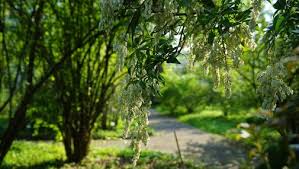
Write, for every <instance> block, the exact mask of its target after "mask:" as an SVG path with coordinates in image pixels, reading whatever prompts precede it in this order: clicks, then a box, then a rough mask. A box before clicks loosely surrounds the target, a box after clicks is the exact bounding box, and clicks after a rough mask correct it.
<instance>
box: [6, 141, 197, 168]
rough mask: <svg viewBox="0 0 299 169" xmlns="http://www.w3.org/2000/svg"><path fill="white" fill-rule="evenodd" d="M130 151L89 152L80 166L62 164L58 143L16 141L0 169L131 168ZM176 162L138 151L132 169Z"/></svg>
mask: <svg viewBox="0 0 299 169" xmlns="http://www.w3.org/2000/svg"><path fill="white" fill-rule="evenodd" d="M132 157H133V152H132V150H130V149H123V150H119V149H111V148H110V149H108V148H104V149H99V148H94V147H92V148H91V151H90V153H89V156H88V157H87V158H86V160H84V161H83V162H82V163H81V164H80V165H75V164H66V163H65V162H64V161H65V159H66V157H65V155H64V149H63V146H62V144H61V143H55V142H45V141H43V142H29V141H16V142H15V143H14V144H13V146H12V148H11V150H10V151H9V153H8V154H7V156H6V158H5V160H4V165H3V166H2V167H1V168H3V169H11V168H13V169H29V168H30V169H55V168H59V169H72V168H76V169H104V168H107V169H108V168H109V169H119V168H124V169H125V168H133V167H132V165H131V159H132ZM180 165H181V163H180V160H179V159H178V158H176V157H174V156H172V155H169V154H163V153H160V152H154V151H142V153H141V156H140V160H139V161H138V165H137V167H136V168H140V169H146V168H157V169H177V168H180ZM185 165H186V166H185V167H186V168H188V169H189V168H190V169H195V168H196V169H198V168H200V167H199V166H196V165H194V164H192V163H191V162H188V161H187V162H186V161H185Z"/></svg>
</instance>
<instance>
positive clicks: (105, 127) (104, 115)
mask: <svg viewBox="0 0 299 169" xmlns="http://www.w3.org/2000/svg"><path fill="white" fill-rule="evenodd" d="M101 126H102V129H103V130H106V129H107V111H104V112H103V116H102V119H101Z"/></svg>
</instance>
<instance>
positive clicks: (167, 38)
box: [0, 0, 298, 164]
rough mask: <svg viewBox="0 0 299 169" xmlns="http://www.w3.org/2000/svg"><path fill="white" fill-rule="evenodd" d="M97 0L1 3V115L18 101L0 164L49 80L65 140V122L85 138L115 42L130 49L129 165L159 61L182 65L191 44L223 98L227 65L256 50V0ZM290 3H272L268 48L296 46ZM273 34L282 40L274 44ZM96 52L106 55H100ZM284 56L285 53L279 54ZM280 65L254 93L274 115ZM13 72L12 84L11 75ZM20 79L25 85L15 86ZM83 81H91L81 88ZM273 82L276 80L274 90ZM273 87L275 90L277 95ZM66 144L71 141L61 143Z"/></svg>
mask: <svg viewBox="0 0 299 169" xmlns="http://www.w3.org/2000/svg"><path fill="white" fill-rule="evenodd" d="M100 2H101V3H100V4H98V3H96V1H93V0H92V1H86V0H80V1H72V0H69V1H60V0H57V1H56V0H51V1H44V0H30V1H26V2H24V1H22V0H18V1H13V2H12V1H9V0H2V1H1V7H2V8H1V16H2V17H1V19H0V20H1V22H0V23H1V26H2V25H4V26H2V27H1V35H2V39H1V42H2V46H1V50H2V51H4V52H1V55H4V56H5V59H1V60H0V61H1V65H4V67H6V68H5V70H4V69H3V68H1V72H5V76H4V77H5V78H6V79H8V80H7V81H8V83H6V84H9V85H8V86H10V87H9V96H8V97H7V98H6V101H4V103H3V106H1V107H3V108H2V110H4V109H5V108H6V106H7V105H8V104H9V103H11V102H12V100H15V99H17V98H16V95H18V97H20V98H22V99H20V101H19V102H18V104H17V106H16V108H15V109H14V113H12V116H11V117H12V118H11V120H10V122H9V126H8V128H7V130H6V132H5V134H4V135H3V137H2V138H1V143H0V162H1V161H2V160H3V158H4V156H5V154H6V153H7V151H8V149H9V147H10V146H11V144H12V141H13V139H14V138H15V137H16V134H17V131H18V130H20V129H22V127H23V126H24V121H25V120H24V119H25V117H26V110H27V108H28V106H29V105H30V103H31V102H32V99H34V94H35V93H36V91H37V90H38V89H40V88H41V87H42V86H43V84H44V83H46V82H47V80H48V78H49V77H51V76H52V75H54V77H55V82H56V87H57V89H58V91H59V95H60V98H59V99H60V100H62V101H63V102H62V105H63V106H65V108H64V110H63V112H64V113H63V114H64V120H65V122H64V124H65V125H66V126H67V129H66V131H64V132H65V135H68V134H66V133H68V131H67V130H69V129H68V128H69V126H68V125H69V124H68V123H71V124H74V123H77V122H80V123H82V124H83V123H84V125H83V126H81V127H83V129H81V128H80V127H79V126H80V125H78V126H77V127H75V128H76V129H78V131H74V133H76V134H78V136H80V137H81V136H82V137H86V138H89V136H88V135H87V136H86V135H85V134H88V132H85V131H86V130H89V129H90V127H92V124H93V122H92V121H94V120H95V119H96V117H97V116H98V113H102V112H103V111H102V110H103V109H104V107H105V106H104V105H101V104H104V103H105V102H106V101H107V99H108V98H109V93H110V92H111V91H113V83H111V81H113V79H114V78H115V77H116V76H115V75H114V73H113V72H115V70H114V69H115V68H113V67H110V63H113V62H114V61H113V59H112V58H113V50H112V47H113V46H114V45H120V46H121V48H124V49H126V50H127V51H128V54H127V55H116V57H117V58H119V59H120V60H121V62H123V63H125V68H124V69H125V71H127V78H126V84H127V86H126V87H125V88H124V92H123V97H122V98H123V99H122V100H123V111H124V113H125V114H126V119H127V122H126V126H127V129H130V130H129V131H131V133H132V139H133V147H134V150H135V151H136V156H135V158H134V163H135V164H136V160H137V159H138V156H139V153H140V144H141V143H142V142H143V143H146V142H147V139H148V134H147V130H148V128H147V123H148V119H147V117H148V108H149V107H150V98H151V96H152V95H154V94H158V93H159V92H158V87H159V85H160V84H161V82H162V81H163V79H162V78H161V75H160V73H161V72H160V67H161V65H162V64H163V63H164V62H168V63H176V64H177V63H179V61H178V60H177V56H178V55H179V54H180V53H182V51H183V49H185V47H186V46H190V50H191V56H192V58H195V60H196V61H199V62H202V63H203V64H204V66H205V68H206V69H208V70H209V71H210V72H211V74H212V75H213V77H214V81H215V83H216V84H223V85H224V86H225V90H226V95H227V96H229V95H230V86H231V76H230V71H231V68H233V67H237V66H238V65H239V63H240V60H241V59H240V56H241V54H242V52H243V49H244V48H254V47H255V44H254V41H253V38H252V34H251V32H253V31H254V28H255V26H256V19H257V16H258V13H259V10H260V9H261V0H254V1H252V3H250V4H249V3H243V2H241V1H240V0H234V1H230V0H215V1H212V0H202V1H195V0H194V1H193V0H192V1H184V0H178V1H177V0H170V1H164V0H144V1H139V0H113V1H106V0H101V1H100ZM81 5H82V6H81ZM296 6H298V2H296V1H295V0H287V1H286V0H278V1H277V3H276V4H275V5H274V7H276V8H277V9H278V10H279V12H277V15H276V16H275V17H274V20H273V27H274V28H272V29H271V31H269V34H268V35H269V36H266V38H267V39H268V40H270V41H267V42H266V44H267V45H268V44H269V46H268V47H269V49H270V48H271V47H273V44H275V43H276V42H277V44H276V45H281V44H285V45H283V46H286V47H287V48H286V49H288V50H290V48H294V44H296V43H297V42H298V40H296V39H298V38H297V37H298V31H297V28H296V25H297V24H298V20H297V19H296V17H294V16H296V12H295V13H294V12H293V10H295V11H297V10H298V9H297V8H296ZM288 13H291V15H292V17H285V15H287V16H290V15H288ZM293 15H294V16H293ZM286 18H287V19H289V20H286ZM290 18H291V19H290ZM294 18H295V19H294ZM287 21H290V23H289V22H287ZM287 23H289V24H287ZM285 28H288V29H285ZM276 37H279V38H281V40H278V41H277V38H276ZM8 38H11V39H13V41H12V42H14V43H12V44H8V43H7V39H8ZM285 40H287V43H285ZM274 42H275V43H274ZM289 44H292V45H289ZM97 45H100V46H97ZM96 46H97V47H98V48H97V47H96ZM104 48H106V49H104ZM101 51H103V52H104V53H103V54H101ZM97 52H100V55H97V54H96V53H97ZM276 52H277V51H276V50H274V51H273V53H274V55H270V53H269V56H270V57H271V58H272V57H273V58H283V56H282V55H279V54H278V53H276ZM281 52H287V51H284V50H281ZM97 56H101V57H100V58H99V59H100V61H94V60H93V59H96V58H95V57H97ZM11 58H15V59H14V60H12V59H11ZM85 59H86V60H85ZM88 59H90V60H88ZM101 59H104V61H103V60H101ZM276 61H277V60H276ZM89 64H104V65H101V66H104V67H100V68H99V71H100V72H99V76H100V77H96V76H95V72H94V70H91V69H90V70H89V68H91V67H93V66H91V67H90V66H89ZM19 65H20V66H19ZM11 66H13V67H14V69H12V67H11ZM18 67H20V68H18ZM95 67H98V66H95ZM283 67H284V65H283V64H280V63H278V64H273V66H272V67H270V68H269V69H267V70H266V72H265V73H264V74H262V75H261V76H260V78H259V79H260V81H261V82H262V85H261V89H262V90H261V91H262V92H261V93H262V95H263V96H264V97H265V98H266V99H265V104H264V106H265V107H266V108H272V107H273V106H274V105H275V103H276V102H277V101H278V100H279V99H285V98H286V96H287V95H289V94H291V90H290V88H289V87H288V86H287V85H286V83H285V81H284V79H283V78H282V76H283V75H284V74H283V73H282V72H280V71H279V70H281V68H283ZM110 68H111V69H110ZM58 70H61V71H58ZM84 70H85V71H86V73H84ZM82 71H83V73H82ZM101 71H102V72H101ZM11 72H14V73H13V74H11ZM18 72H20V73H18ZM80 72H81V73H80ZM19 74H21V75H19ZM269 74H273V75H274V76H269ZM11 75H14V76H15V77H14V78H12V76H11ZM92 77H96V78H95V79H93V78H92ZM269 77H270V79H269ZM19 78H21V79H23V80H21V82H19V80H18V79H19ZM91 79H92V80H91ZM84 80H86V81H88V82H86V83H83V82H82V81H84ZM106 80H107V81H106ZM272 82H278V83H275V84H276V86H273V85H272ZM2 83H3V80H2ZM269 84H271V85H269ZM273 84H274V83H273ZM90 85H99V86H101V89H95V88H91V90H92V91H91V93H90V94H91V95H90V96H89V95H88V94H87V95H86V92H87V93H88V90H89V87H90ZM2 86H3V85H2ZM16 86H18V87H16ZM68 87H70V88H68ZM66 88H68V89H74V90H72V91H71V92H69V94H70V95H69V96H67V94H65V95H64V93H63V91H62V90H63V89H66ZM277 88H278V89H281V90H279V91H278V92H276V91H275V90H276V89H277ZM68 89H67V90H68ZM265 89H267V90H265ZM86 90H87V91H86ZM265 91H269V92H267V93H265ZM93 92H95V93H96V92H99V93H101V94H102V95H100V96H99V98H100V99H102V101H101V102H100V103H97V106H96V107H99V109H100V110H99V111H98V112H96V111H94V110H92V111H87V110H84V112H83V109H89V108H94V107H92V106H91V105H90V103H91V102H93V101H96V99H94V98H91V96H92V95H93V94H95V93H93ZM107 92H108V93H107ZM273 93H277V94H276V95H273ZM95 95H97V94H95ZM72 97H74V99H77V100H75V104H74V105H69V104H70V99H71V98H72ZM80 98H86V99H87V100H88V101H87V103H88V104H86V105H81V104H82V103H85V102H81V101H79V99H80ZM78 105H79V108H78V109H77V108H76V106H78ZM81 110H82V111H81ZM85 112H88V113H87V114H89V115H91V116H93V117H91V118H88V119H87V120H86V121H84V122H83V121H82V120H81V119H80V120H79V116H83V115H84V116H83V117H85V114H84V113H85ZM69 115H70V116H69ZM83 119H84V118H83ZM90 120H91V122H90ZM87 121H89V122H87ZM86 122H87V123H86ZM85 124H88V125H87V126H85ZM72 127H73V126H72ZM80 130H81V131H83V132H81V131H80ZM82 133H84V134H82ZM81 134H82V135H81ZM64 137H65V138H69V137H68V136H64ZM71 137H72V138H71V139H74V137H73V136H71ZM67 140H69V139H65V141H67ZM86 140H88V139H86ZM73 141H75V140H73ZM86 145H88V141H86V142H85V143H84V146H83V145H80V144H79V145H78V146H79V147H81V146H82V149H81V148H78V149H77V150H76V151H78V153H81V152H80V151H81V150H83V151H82V156H81V155H80V156H77V157H74V161H76V162H77V161H80V160H81V159H82V158H83V157H84V156H85V155H86V151H85V150H86V149H87V148H86ZM76 154H77V153H76ZM71 156H72V155H71ZM71 159H72V158H71ZM71 161H73V160H71Z"/></svg>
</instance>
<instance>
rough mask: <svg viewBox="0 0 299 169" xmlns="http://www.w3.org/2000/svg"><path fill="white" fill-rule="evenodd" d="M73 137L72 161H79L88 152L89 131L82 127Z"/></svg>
mask: <svg viewBox="0 0 299 169" xmlns="http://www.w3.org/2000/svg"><path fill="white" fill-rule="evenodd" d="M73 139H74V156H73V160H74V161H73V162H75V163H79V162H81V161H82V160H83V159H84V158H85V157H86V156H87V154H88V150H89V144H90V132H89V131H88V130H87V129H83V130H82V131H80V132H79V133H78V135H77V136H76V137H75V138H73Z"/></svg>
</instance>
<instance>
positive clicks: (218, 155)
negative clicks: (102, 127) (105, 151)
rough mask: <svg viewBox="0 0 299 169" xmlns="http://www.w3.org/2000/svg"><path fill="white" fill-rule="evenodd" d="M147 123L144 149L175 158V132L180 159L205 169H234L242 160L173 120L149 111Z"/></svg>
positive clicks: (218, 140) (231, 148) (220, 142)
mask: <svg viewBox="0 0 299 169" xmlns="http://www.w3.org/2000/svg"><path fill="white" fill-rule="evenodd" d="M149 121H150V126H151V127H152V128H154V130H155V135H154V136H152V137H151V138H150V141H149V143H148V145H147V146H146V147H145V149H150V150H156V151H161V152H165V153H172V154H177V150H178V149H177V145H176V141H175V137H174V130H175V131H176V134H177V137H178V142H179V145H180V150H181V152H182V154H183V157H184V158H188V159H193V160H194V161H195V162H198V163H201V164H205V165H206V166H207V168H221V169H237V168H239V166H240V164H241V163H242V161H244V160H245V153H244V151H243V150H242V149H240V148H239V147H238V146H237V145H233V144H232V143H230V142H229V141H228V140H227V139H225V138H224V137H222V136H219V135H215V134H210V133H206V132H202V131H200V130H198V129H196V128H193V127H192V126H189V125H187V124H183V123H181V122H178V121H177V120H176V119H175V118H170V117H164V116H161V115H159V114H158V113H157V112H155V111H154V110H152V111H151V115H150V117H149ZM93 144H94V145H95V146H96V147H98V146H99V147H117V148H125V147H128V146H129V144H130V142H129V141H123V140H108V141H104V140H102V141H100V140H97V141H94V142H93Z"/></svg>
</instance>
